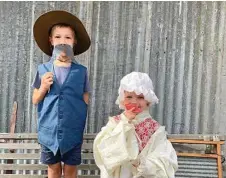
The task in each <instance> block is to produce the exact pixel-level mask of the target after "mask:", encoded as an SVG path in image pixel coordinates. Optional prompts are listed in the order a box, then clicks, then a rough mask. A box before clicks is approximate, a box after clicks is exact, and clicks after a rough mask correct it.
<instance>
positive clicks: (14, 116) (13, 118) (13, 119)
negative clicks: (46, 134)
mask: <svg viewBox="0 0 226 178" xmlns="http://www.w3.org/2000/svg"><path fill="white" fill-rule="evenodd" d="M16 120H17V102H16V101H14V103H13V112H12V115H11V119H10V134H14V133H15V128H16ZM12 142H13V141H12V140H9V143H12ZM9 152H10V153H14V152H15V150H11V149H10V150H9ZM7 164H13V160H12V159H8V160H7ZM12 173H13V171H12V170H6V174H12Z"/></svg>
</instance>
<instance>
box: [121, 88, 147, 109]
mask: <svg viewBox="0 0 226 178" xmlns="http://www.w3.org/2000/svg"><path fill="white" fill-rule="evenodd" d="M128 104H136V106H137V107H138V108H139V109H140V110H141V111H144V110H147V109H148V108H149V102H148V101H146V100H145V99H144V95H143V94H140V95H137V94H136V93H135V92H127V91H125V92H124V101H122V105H123V106H124V107H125V108H126V105H128Z"/></svg>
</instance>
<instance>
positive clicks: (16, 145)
mask: <svg viewBox="0 0 226 178" xmlns="http://www.w3.org/2000/svg"><path fill="white" fill-rule="evenodd" d="M1 148H3V149H40V145H39V144H37V143H1V144H0V149H1Z"/></svg>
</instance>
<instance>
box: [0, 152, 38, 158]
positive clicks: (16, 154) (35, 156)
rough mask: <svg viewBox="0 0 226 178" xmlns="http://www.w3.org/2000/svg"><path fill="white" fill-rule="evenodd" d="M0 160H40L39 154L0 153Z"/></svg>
mask: <svg viewBox="0 0 226 178" xmlns="http://www.w3.org/2000/svg"><path fill="white" fill-rule="evenodd" d="M0 159H40V153H1V154H0Z"/></svg>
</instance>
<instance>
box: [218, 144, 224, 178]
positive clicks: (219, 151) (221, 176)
mask: <svg viewBox="0 0 226 178" xmlns="http://www.w3.org/2000/svg"><path fill="white" fill-rule="evenodd" d="M217 172H218V178H223V173H222V163H221V145H220V144H217Z"/></svg>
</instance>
